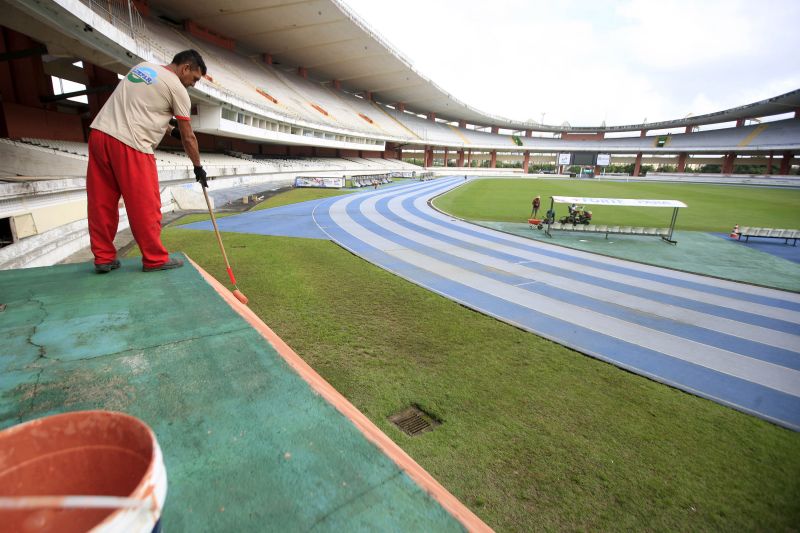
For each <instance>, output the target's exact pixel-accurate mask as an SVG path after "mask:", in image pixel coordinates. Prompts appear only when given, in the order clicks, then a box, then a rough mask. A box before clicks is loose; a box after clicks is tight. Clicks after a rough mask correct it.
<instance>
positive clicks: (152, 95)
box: [90, 63, 192, 154]
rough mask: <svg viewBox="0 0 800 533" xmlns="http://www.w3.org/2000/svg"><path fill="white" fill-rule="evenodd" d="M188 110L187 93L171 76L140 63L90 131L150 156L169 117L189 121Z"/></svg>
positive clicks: (161, 135)
mask: <svg viewBox="0 0 800 533" xmlns="http://www.w3.org/2000/svg"><path fill="white" fill-rule="evenodd" d="M191 106H192V104H191V101H190V100H189V93H188V92H187V91H186V87H184V86H183V84H182V83H181V81H180V79H179V78H178V76H177V75H176V74H175V73H174V72H172V71H170V70H168V69H167V68H165V67H163V66H161V65H156V64H153V63H139V64H138V65H136V66H135V67H133V68H132V69H131V71H130V72H128V75H127V76H125V77H124V78H122V79H121V80H120V81H119V83H118V84H117V88H116V89H114V92H113V93H112V94H111V98H109V99H108V101H107V102H106V104H105V105H104V106H103V108H102V109H101V110H100V112H99V113H98V114H97V116H96V117H95V119H94V121H92V125H91V126H90V127H92V128H94V129H96V130H100V131H102V132H104V133H107V134H108V135H111V136H112V137H114V138H115V139H117V140H119V141H121V142H123V143H125V144H127V145H128V146H130V147H131V148H134V149H135V150H139V151H140V152H144V153H146V154H152V153H153V149H154V148H155V147H156V146H158V143H160V142H161V139H162V138H163V137H164V133H166V130H167V124H168V123H169V121H170V119H171V118H172V116H173V115H174V116H175V118H177V119H178V120H189V115H190V114H191V108H192V107H191Z"/></svg>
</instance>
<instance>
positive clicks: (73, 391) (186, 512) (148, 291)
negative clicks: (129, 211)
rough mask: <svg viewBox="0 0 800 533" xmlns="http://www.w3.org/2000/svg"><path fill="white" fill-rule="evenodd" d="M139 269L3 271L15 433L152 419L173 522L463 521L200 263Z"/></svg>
mask: <svg viewBox="0 0 800 533" xmlns="http://www.w3.org/2000/svg"><path fill="white" fill-rule="evenodd" d="M140 269H141V263H140V262H139V261H138V260H137V259H130V260H123V265H122V268H121V269H120V270H117V271H114V272H111V273H109V274H105V275H96V274H94V272H93V269H92V266H91V264H89V263H83V264H75V265H62V266H55V267H46V268H33V269H22V270H14V271H4V272H0V303H5V304H6V305H7V308H6V310H5V311H3V312H0V338H1V339H2V344H1V345H0V428H6V427H9V426H12V425H14V424H16V423H19V422H22V421H26V420H30V419H33V418H38V417H41V416H45V415H49V414H55V413H61V412H66V411H75V410H82V409H98V408H99V409H110V410H117V411H123V412H126V413H130V414H132V415H134V416H137V417H139V418H141V419H142V420H144V421H145V422H146V423H147V424H148V425H150V427H151V428H153V430H154V431H155V433H156V435H157V438H158V441H159V444H160V446H161V448H162V450H163V452H164V460H165V463H166V467H167V473H168V478H169V489H168V493H167V500H166V505H165V511H164V514H163V524H164V527H165V528H166V530H168V531H268V530H270V531H274V530H281V531H298V530H303V531H305V530H310V529H319V530H329V531H377V530H380V531H461V530H462V527H461V525H460V523H458V522H457V521H456V520H455V519H454V518H453V517H452V516H451V515H449V514H448V513H447V512H446V511H445V510H444V509H443V508H442V507H441V506H440V505H439V504H438V503H437V502H435V501H434V500H433V499H431V498H430V497H429V496H428V495H427V494H426V493H425V492H424V491H423V490H422V489H420V488H419V487H418V486H417V485H416V484H415V483H414V482H413V481H412V480H411V479H410V478H408V476H407V475H406V474H405V473H404V472H402V471H401V470H399V469H398V467H397V466H396V465H395V464H394V463H393V462H392V461H391V460H390V459H388V458H387V457H386V456H385V455H384V454H383V453H382V452H381V451H380V450H379V449H378V448H377V447H375V446H374V445H373V444H371V443H370V442H369V441H367V440H366V439H365V438H364V437H363V435H362V434H361V433H360V432H359V431H358V430H357V429H356V428H355V426H353V425H352V423H350V421H349V420H348V419H346V418H345V417H344V416H342V415H341V414H340V413H339V412H338V411H336V410H335V409H334V408H333V407H331V406H330V405H329V404H328V403H327V402H325V401H324V400H323V399H322V398H321V397H320V396H318V395H317V394H316V393H315V392H313V391H312V390H311V388H310V387H309V386H308V385H307V384H306V383H305V381H303V380H302V379H301V378H300V377H299V376H298V375H297V374H296V373H295V372H294V371H293V370H292V369H291V368H290V367H289V366H288V364H287V363H285V361H284V360H283V359H282V358H281V357H280V356H279V355H278V354H277V352H276V351H275V350H274V349H273V348H272V346H271V345H270V344H269V343H268V342H267V341H265V340H264V339H263V337H261V336H260V335H259V334H258V333H257V332H256V331H254V330H253V329H252V328H251V327H250V326H249V325H248V324H247V323H246V322H245V321H244V320H243V319H242V318H240V317H239V316H238V315H237V314H236V313H235V312H234V311H233V310H232V309H231V308H230V307H229V306H228V305H227V304H226V303H225V302H224V301H223V300H222V299H221V298H220V297H219V296H218V295H217V294H216V292H215V291H214V290H213V289H212V288H211V287H210V286H209V285H208V284H207V283H206V282H205V281H204V280H203V279H202V277H201V276H200V274H199V273H198V272H197V271H196V270H195V269H194V268H193V267H192V266H190V265H188V264H187V266H185V267H184V268H181V269H178V270H173V271H167V272H157V273H147V274H145V273H142V272H141V271H140ZM276 305H279V303H278V302H276Z"/></svg>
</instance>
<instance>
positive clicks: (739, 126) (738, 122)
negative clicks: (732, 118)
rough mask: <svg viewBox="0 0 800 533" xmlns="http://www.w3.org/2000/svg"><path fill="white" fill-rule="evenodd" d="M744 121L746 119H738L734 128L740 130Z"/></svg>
mask: <svg viewBox="0 0 800 533" xmlns="http://www.w3.org/2000/svg"><path fill="white" fill-rule="evenodd" d="M745 120H747V119H746V118H740V119H738V120H737V121H736V127H737V128H741V127H742V126H744V121H745Z"/></svg>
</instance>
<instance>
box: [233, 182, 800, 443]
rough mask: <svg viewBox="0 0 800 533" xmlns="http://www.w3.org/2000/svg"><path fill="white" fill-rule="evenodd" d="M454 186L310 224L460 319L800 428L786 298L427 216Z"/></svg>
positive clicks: (797, 363) (799, 361) (410, 188)
mask: <svg viewBox="0 0 800 533" xmlns="http://www.w3.org/2000/svg"><path fill="white" fill-rule="evenodd" d="M463 183H464V180H463V178H461V177H458V178H443V179H438V180H435V181H429V182H422V183H413V184H409V185H403V186H398V187H392V188H389V189H385V190H378V191H374V192H373V191H370V192H366V193H362V194H352V195H346V196H339V197H335V198H329V199H325V200H322V201H319V202H317V203H316V205H315V208H314V210H313V217H314V220H315V222H316V224H317V226H318V227H319V228H320V229H321V230H322V231H324V232H325V233H326V234H327V235H328V236H329V237H330V238H331V239H332V240H333V241H335V242H337V243H338V244H340V245H341V246H343V247H344V248H347V249H348V250H350V251H352V252H353V253H356V254H358V255H359V256H361V257H363V258H365V259H366V260H368V261H370V262H372V263H374V264H376V265H378V266H380V267H382V268H384V269H386V270H389V271H391V272H393V273H395V274H397V275H399V276H402V277H403V278H406V279H408V280H409V281H411V282H413V283H416V284H418V285H421V286H423V287H426V288H428V289H430V290H432V291H434V292H436V293H438V294H441V295H443V296H445V297H447V298H450V299H452V300H455V301H457V302H460V303H462V304H464V305H466V306H468V307H470V308H472V309H475V310H477V311H480V312H482V313H485V314H488V315H491V316H494V317H496V318H498V319H500V320H503V321H505V322H508V323H510V324H514V325H515V326H518V327H520V328H523V329H525V330H527V331H530V332H533V333H535V334H537V335H540V336H542V337H546V338H548V339H551V340H554V341H556V342H558V343H560V344H563V345H565V346H569V347H570V348H574V349H575V350H578V351H580V352H582V353H585V354H587V355H590V356H592V357H596V358H598V359H601V360H603V361H607V362H609V363H612V364H614V365H617V366H619V367H621V368H625V369H627V370H630V371H631V372H635V373H637V374H640V375H643V376H647V377H649V378H651V379H654V380H656V381H659V382H662V383H665V384H667V385H670V386H673V387H676V388H679V389H681V390H684V391H687V392H690V393H692V394H696V395H698V396H702V397H704V398H708V399H711V400H714V401H716V402H719V403H721V404H724V405H728V406H730V407H733V408H735V409H739V410H741V411H744V412H747V413H751V414H754V415H756V416H759V417H761V418H764V419H766V420H770V421H772V422H774V423H776V424H780V425H782V426H784V427H787V428H791V429H794V430H796V431H797V430H800V295H799V294H796V293H791V292H785V291H780V290H775V289H768V288H763V287H756V286H751V285H747V284H743V283H737V282H732V281H725V280H720V279H715V278H709V277H705V276H700V275H695V274H689V273H684V272H678V271H673V270H669V269H665V268H659V267H653V266H648V265H642V264H638V263H631V262H627V261H624V260H618V259H613V258H609V257H603V256H597V255H594V254H590V253H586V252H582V251H578V250H571V249H566V248H562V247H558V246H553V245H550V244H547V243H542V242H538V241H534V240H529V239H525V238H522V237H517V236H514V235H507V234H504V233H500V232H496V231H493V230H490V229H487V228H482V227H478V226H475V225H472V224H469V223H466V222H463V221H460V220H456V219H453V218H451V217H449V216H447V215H444V214H442V213H440V212H438V211H436V210H434V209H432V208H431V207H430V206H429V205H428V200H430V199H431V198H433V197H434V196H437V195H439V194H442V193H444V192H446V191H448V190H450V189H452V188H454V187H457V186H458V185H460V184H463ZM241 217H243V218H244V217H247V215H241ZM237 218H239V217H229V218H226V219H222V220H221V221H220V226H221V227H223V228H224V226H225V225H227V224H231V223H234V221H235V219H237ZM253 222H254V224H253V226H257V224H256V223H255V222H256V221H255V220H254V221H253ZM225 229H226V228H225ZM237 231H247V230H244V229H243V228H242V227H241V225H240V226H239V227H238V228H237ZM252 232H253V233H261V232H262V231H259V229H258V228H257V227H253V228H252Z"/></svg>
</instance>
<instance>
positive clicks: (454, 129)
mask: <svg viewBox="0 0 800 533" xmlns="http://www.w3.org/2000/svg"><path fill="white" fill-rule="evenodd" d="M447 127H448V128H450V129H451V130H453V131H454V132H456V135H458V136H459V137H461V140H462V141H464V144H472V143H471V142H469V139H467V138H466V137H464V135H463V134H462V133H461V132H460V131H458V128H456V127H455V126H453V125H452V124H448V125H447Z"/></svg>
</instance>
